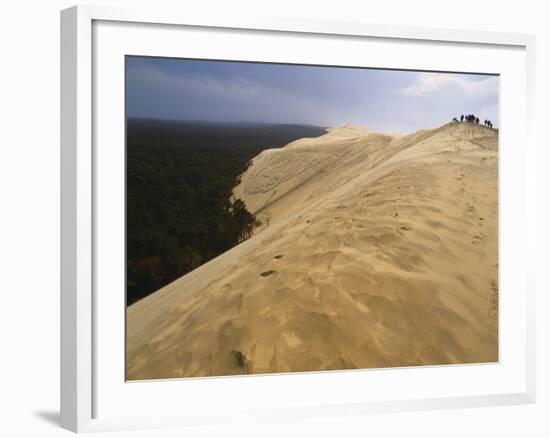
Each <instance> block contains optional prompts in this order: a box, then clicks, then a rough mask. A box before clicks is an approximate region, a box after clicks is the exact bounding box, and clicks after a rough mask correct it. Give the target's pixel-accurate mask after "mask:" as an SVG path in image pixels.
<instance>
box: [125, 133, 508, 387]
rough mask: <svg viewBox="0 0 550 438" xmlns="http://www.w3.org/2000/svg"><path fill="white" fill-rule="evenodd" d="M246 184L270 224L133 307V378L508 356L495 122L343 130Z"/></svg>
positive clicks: (271, 157) (265, 167)
mask: <svg viewBox="0 0 550 438" xmlns="http://www.w3.org/2000/svg"><path fill="white" fill-rule="evenodd" d="M241 181H242V182H241V184H240V185H239V186H238V187H236V189H235V192H234V194H235V196H236V197H238V198H242V199H243V200H244V201H245V202H246V205H247V207H248V209H249V210H251V211H252V212H254V213H256V214H257V217H258V218H259V219H260V220H261V221H263V222H264V224H263V225H262V226H261V227H259V228H258V229H257V230H256V232H255V235H254V236H253V237H252V238H251V239H249V240H247V241H246V242H243V243H242V244H240V245H238V246H237V247H235V248H233V249H231V250H230V251H228V252H227V253H225V254H223V255H221V256H219V257H217V258H216V259H214V260H212V261H210V262H209V263H207V264H205V265H203V266H201V267H200V268H198V269H196V270H195V271H193V272H191V273H189V274H187V275H185V276H183V277H181V278H180V279H178V280H176V281H175V282H173V283H171V284H169V285H168V286H166V287H164V288H163V289H161V290H159V291H158V292H156V293H154V294H152V295H150V296H148V297H147V298H144V299H143V300H141V301H139V302H137V303H135V304H133V305H131V306H130V307H129V308H128V311H127V312H128V313H127V317H128V318H127V324H128V326H127V377H128V379H129V380H134V379H154V378H171V377H190V376H217V375H229V374H246V373H273V372H289V371H315V370H333V369H347V368H371V367H395V366H411V365H429V364H457V363H478V362H494V361H497V360H498V187H497V184H498V131H496V130H494V129H489V128H485V127H483V126H479V125H474V124H471V123H454V124H449V125H445V126H442V127H441V128H438V129H433V130H424V131H419V132H417V133H415V134H412V135H408V136H403V137H398V136H391V135H385V134H380V133H374V132H370V131H368V130H365V129H363V128H357V127H353V126H349V125H348V126H344V127H341V128H337V129H334V130H332V131H330V132H329V133H327V134H326V135H324V136H321V137H319V138H315V139H301V140H297V141H295V142H292V143H290V144H289V145H287V146H286V147H284V148H281V149H271V150H267V151H264V152H262V153H261V154H260V155H258V156H257V157H256V158H255V159H254V161H253V164H252V166H251V167H250V168H249V169H248V170H247V172H246V173H245V174H244V175H242V179H241ZM268 218H269V225H266V223H267V222H268V221H267V219H268Z"/></svg>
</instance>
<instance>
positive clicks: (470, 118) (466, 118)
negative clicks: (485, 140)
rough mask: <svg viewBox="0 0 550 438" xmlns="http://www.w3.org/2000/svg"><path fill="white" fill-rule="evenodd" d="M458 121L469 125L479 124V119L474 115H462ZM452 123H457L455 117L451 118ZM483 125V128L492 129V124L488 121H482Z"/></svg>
mask: <svg viewBox="0 0 550 438" xmlns="http://www.w3.org/2000/svg"><path fill="white" fill-rule="evenodd" d="M460 121H461V122H464V121H466V122H469V123H477V124H479V117H476V116H475V115H473V114H468V115H464V114H462V115H461V116H460ZM453 122H458V119H457V118H456V117H453ZM483 124H484V125H485V126H487V127H488V128H492V127H493V123H492V122H491V121H490V120H484V121H483Z"/></svg>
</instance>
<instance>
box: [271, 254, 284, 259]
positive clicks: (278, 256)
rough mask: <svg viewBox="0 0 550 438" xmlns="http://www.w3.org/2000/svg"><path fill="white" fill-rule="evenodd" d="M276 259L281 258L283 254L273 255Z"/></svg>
mask: <svg viewBox="0 0 550 438" xmlns="http://www.w3.org/2000/svg"><path fill="white" fill-rule="evenodd" d="M273 258H274V259H275V260H279V259H282V258H283V254H277V255H276V256H275V257H273Z"/></svg>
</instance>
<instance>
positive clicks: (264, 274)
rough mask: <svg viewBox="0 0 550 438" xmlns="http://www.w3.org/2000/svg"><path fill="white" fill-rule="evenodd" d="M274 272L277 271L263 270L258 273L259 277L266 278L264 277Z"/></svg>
mask: <svg viewBox="0 0 550 438" xmlns="http://www.w3.org/2000/svg"><path fill="white" fill-rule="evenodd" d="M275 272H277V271H264V272H262V273H261V274H260V277H262V278H266V277H269V276H270V275H271V274H274V273H275Z"/></svg>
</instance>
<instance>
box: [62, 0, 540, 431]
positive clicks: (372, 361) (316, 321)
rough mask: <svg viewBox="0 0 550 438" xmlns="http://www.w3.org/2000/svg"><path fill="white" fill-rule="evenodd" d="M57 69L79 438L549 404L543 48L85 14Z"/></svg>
mask: <svg viewBox="0 0 550 438" xmlns="http://www.w3.org/2000/svg"><path fill="white" fill-rule="evenodd" d="M61 44H62V291H61V293H62V333H61V343H62V389H61V392H62V417H61V418H62V426H63V427H65V428H68V429H71V430H74V431H84V430H86V431H88V430H92V431H94V430H109V429H115V428H142V427H152V426H154V427H158V426H162V425H192V424H207V423H212V422H220V421H228V420H234V419H239V418H246V417H250V416H253V417H255V418H259V419H262V418H285V417H300V416H311V415H320V414H321V413H322V414H323V415H341V414H343V413H348V414H349V413H356V414H363V413H369V412H379V411H402V410H414V409H440V408H445V407H458V406H483V405H496V404H511V403H528V402H532V401H534V381H535V380H534V379H535V375H534V340H533V337H534V336H533V333H534V323H535V322H534V311H533V306H534V304H533V297H532V294H533V293H534V291H533V287H532V275H530V272H531V270H532V269H533V268H532V266H533V264H532V260H531V254H532V245H533V242H534V225H535V219H534V198H533V192H534V190H533V187H534V176H533V175H534V142H533V138H532V127H531V123H532V117H533V115H532V111H533V93H534V78H533V74H534V72H533V62H534V61H533V56H534V55H533V51H534V38H533V37H532V36H529V35H511V34H498V33H486V32H463V31H452V30H443V29H442V30H435V29H419V28H403V27H387V26H376V25H371V24H361V23H357V24H350V23H346V24H345V25H344V24H339V23H313V22H307V21H300V22H297V21H295V20H288V21H278V20H273V19H271V20H270V19H265V20H263V21H262V20H257V19H254V20H252V19H251V20H247V19H244V18H243V19H241V20H235V21H231V22H229V21H228V22H226V21H223V20H220V21H216V20H215V19H213V18H212V17H209V18H206V17H194V16H193V15H192V14H187V13H186V14H185V15H181V16H179V15H177V14H173V13H172V14H168V13H162V12H159V11H141V12H136V11H127V10H120V9H110V8H103V7H101V8H96V7H74V8H71V9H68V10H65V11H63V12H62V40H61ZM517 205H522V206H524V208H517ZM519 229H521V230H523V231H522V233H519V232H518V231H517V230H519ZM289 394H292V396H291V397H289Z"/></svg>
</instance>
